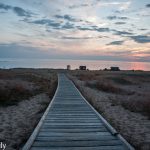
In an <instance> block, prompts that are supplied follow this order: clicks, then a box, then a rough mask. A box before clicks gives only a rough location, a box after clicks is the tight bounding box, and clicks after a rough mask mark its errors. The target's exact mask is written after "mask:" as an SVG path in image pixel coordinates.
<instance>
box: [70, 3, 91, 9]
mask: <svg viewBox="0 0 150 150" xmlns="http://www.w3.org/2000/svg"><path fill="white" fill-rule="evenodd" d="M88 6H89V4H80V5H71V6H69V8H70V9H75V8H80V7H88Z"/></svg>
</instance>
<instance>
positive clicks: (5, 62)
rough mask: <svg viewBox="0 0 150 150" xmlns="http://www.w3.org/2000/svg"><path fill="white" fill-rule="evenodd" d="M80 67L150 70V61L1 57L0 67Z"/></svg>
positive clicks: (90, 68)
mask: <svg viewBox="0 0 150 150" xmlns="http://www.w3.org/2000/svg"><path fill="white" fill-rule="evenodd" d="M67 65H70V66H71V69H78V68H79V66H81V65H85V66H87V68H88V69H89V70H102V69H104V68H108V69H109V68H110V67H119V68H120V69H121V70H144V71H150V62H127V61H104V60H69V59H18V58H17V59H14V58H0V68H3V69H9V68H53V69H66V67H67Z"/></svg>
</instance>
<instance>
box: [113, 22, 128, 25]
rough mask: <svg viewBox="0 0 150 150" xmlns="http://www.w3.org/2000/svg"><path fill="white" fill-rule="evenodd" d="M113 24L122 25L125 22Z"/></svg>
mask: <svg viewBox="0 0 150 150" xmlns="http://www.w3.org/2000/svg"><path fill="white" fill-rule="evenodd" d="M115 24H117V25H122V24H126V22H116V23H115Z"/></svg>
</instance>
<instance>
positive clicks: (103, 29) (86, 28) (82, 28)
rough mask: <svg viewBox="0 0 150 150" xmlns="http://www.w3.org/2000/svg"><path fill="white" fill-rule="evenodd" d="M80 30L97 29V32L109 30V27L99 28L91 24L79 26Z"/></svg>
mask: <svg viewBox="0 0 150 150" xmlns="http://www.w3.org/2000/svg"><path fill="white" fill-rule="evenodd" d="M77 28H78V29H79V30H83V31H97V32H109V31H110V29H109V28H99V27H97V26H90V27H82V26H77Z"/></svg>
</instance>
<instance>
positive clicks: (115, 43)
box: [107, 41, 124, 45]
mask: <svg viewBox="0 0 150 150" xmlns="http://www.w3.org/2000/svg"><path fill="white" fill-rule="evenodd" d="M123 43H124V41H113V42H111V43H109V44H107V45H122V44H123Z"/></svg>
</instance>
